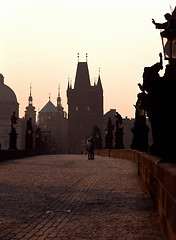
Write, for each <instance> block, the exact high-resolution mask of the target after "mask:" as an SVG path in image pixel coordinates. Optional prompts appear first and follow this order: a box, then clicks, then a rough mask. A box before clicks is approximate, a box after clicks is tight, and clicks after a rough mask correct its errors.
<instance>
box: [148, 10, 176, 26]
mask: <svg viewBox="0 0 176 240" xmlns="http://www.w3.org/2000/svg"><path fill="white" fill-rule="evenodd" d="M164 17H165V19H166V22H164V23H156V22H155V20H154V19H153V18H152V23H153V24H154V25H155V27H156V28H157V29H168V28H169V26H170V20H171V19H172V15H171V14H170V13H166V14H165V15H164Z"/></svg>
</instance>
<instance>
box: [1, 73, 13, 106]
mask: <svg viewBox="0 0 176 240" xmlns="http://www.w3.org/2000/svg"><path fill="white" fill-rule="evenodd" d="M2 102H10V103H12V102H13V103H17V98H16V95H15V93H14V91H13V90H12V89H11V88H10V87H8V86H7V85H5V84H4V76H3V75H2V74H1V73H0V103H2Z"/></svg>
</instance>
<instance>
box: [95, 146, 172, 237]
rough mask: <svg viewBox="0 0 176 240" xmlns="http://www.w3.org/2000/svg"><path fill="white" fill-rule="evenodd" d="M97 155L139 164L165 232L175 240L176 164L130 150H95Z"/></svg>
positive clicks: (139, 173) (140, 173)
mask: <svg viewBox="0 0 176 240" xmlns="http://www.w3.org/2000/svg"><path fill="white" fill-rule="evenodd" d="M95 155H101V156H107V157H114V158H121V159H128V160H133V161H135V162H136V163H137V166H138V175H139V176H140V178H141V180H142V183H143V184H144V186H145V188H146V190H147V192H148V193H149V194H150V197H151V198H152V199H153V201H154V203H155V205H156V207H157V209H158V214H159V217H160V221H161V226H162V228H163V232H164V233H165V236H166V238H167V239H168V240H175V239H176V164H173V163H169V162H166V163H159V161H160V158H158V157H155V156H152V155H149V154H146V153H142V152H138V151H136V150H130V149H120V150H116V149H112V150H109V149H102V150H95ZM158 163H159V164H158Z"/></svg>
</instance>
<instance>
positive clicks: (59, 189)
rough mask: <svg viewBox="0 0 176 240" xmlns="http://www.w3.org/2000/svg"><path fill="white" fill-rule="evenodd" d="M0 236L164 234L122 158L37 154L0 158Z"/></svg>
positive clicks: (147, 237) (111, 238) (131, 237)
mask: <svg viewBox="0 0 176 240" xmlns="http://www.w3.org/2000/svg"><path fill="white" fill-rule="evenodd" d="M0 239H1V240H19V239H22V240H27V239H30V240H44V239H45V240H53V239H56V240H66V239H69V240H70V239H71V240H72V239H76V240H80V239H85V240H86V239H91V240H97V239H98V240H118V239H120V240H125V239H126V240H164V238H163V236H162V232H161V229H160V224H159V221H158V216H157V214H156V211H155V210H154V207H153V204H152V202H151V201H150V199H149V198H148V196H147V194H146V192H145V190H144V188H143V186H142V185H141V182H140V180H139V177H138V176H137V166H136V164H135V163H134V162H131V161H128V160H119V159H113V158H106V157H99V156H96V157H95V160H87V157H86V156H84V155H49V156H37V157H31V158H25V159H19V160H11V161H6V162H2V163H0Z"/></svg>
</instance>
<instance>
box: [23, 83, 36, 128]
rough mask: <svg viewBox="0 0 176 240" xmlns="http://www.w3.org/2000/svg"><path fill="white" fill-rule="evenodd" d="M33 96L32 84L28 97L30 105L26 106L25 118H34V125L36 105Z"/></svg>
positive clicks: (34, 121) (33, 121)
mask: <svg viewBox="0 0 176 240" xmlns="http://www.w3.org/2000/svg"><path fill="white" fill-rule="evenodd" d="M32 101H33V97H32V86H31V84H30V93H29V98H28V106H27V107H26V111H25V118H26V119H27V120H28V119H29V118H32V124H33V125H34V124H35V123H36V111H35V107H34V106H33V103H32Z"/></svg>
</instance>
